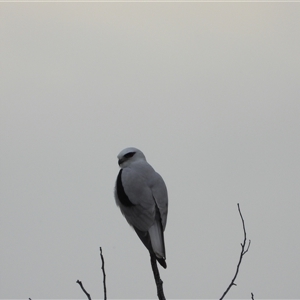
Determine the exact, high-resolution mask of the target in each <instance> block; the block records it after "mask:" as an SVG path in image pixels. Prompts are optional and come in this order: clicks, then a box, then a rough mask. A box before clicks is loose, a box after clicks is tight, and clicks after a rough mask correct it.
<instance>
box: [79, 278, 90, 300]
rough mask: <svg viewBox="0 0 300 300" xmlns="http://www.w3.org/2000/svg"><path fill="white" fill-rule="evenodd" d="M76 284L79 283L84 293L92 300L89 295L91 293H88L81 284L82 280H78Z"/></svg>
mask: <svg viewBox="0 0 300 300" xmlns="http://www.w3.org/2000/svg"><path fill="white" fill-rule="evenodd" d="M76 283H78V284H79V285H80V287H81V289H82V290H83V292H84V293H85V294H86V296H87V298H88V299H89V300H92V298H91V296H90V294H89V293H88V292H87V291H86V289H85V288H84V287H83V285H82V282H81V281H80V280H77V281H76Z"/></svg>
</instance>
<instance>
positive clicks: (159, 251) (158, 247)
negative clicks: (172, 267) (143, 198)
mask: <svg viewBox="0 0 300 300" xmlns="http://www.w3.org/2000/svg"><path fill="white" fill-rule="evenodd" d="M148 232H149V236H150V241H151V245H152V249H153V252H154V254H155V256H156V259H157V261H158V262H159V263H160V265H161V266H162V267H163V268H165V269H166V268H167V264H166V250H165V241H164V232H163V229H162V224H161V220H160V217H159V214H156V218H155V222H154V224H153V225H152V226H151V227H150V228H149V230H148Z"/></svg>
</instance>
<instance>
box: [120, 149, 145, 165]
mask: <svg viewBox="0 0 300 300" xmlns="http://www.w3.org/2000/svg"><path fill="white" fill-rule="evenodd" d="M117 157H118V159H119V161H118V163H119V166H120V167H121V168H124V167H127V166H129V165H130V164H132V163H133V162H137V161H140V160H143V161H146V157H145V155H144V153H143V152H142V151H141V150H139V149H137V148H134V147H129V148H126V149H124V150H122V151H121V152H120V153H119V154H118V156H117Z"/></svg>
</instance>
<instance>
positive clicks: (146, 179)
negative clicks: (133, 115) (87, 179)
mask: <svg viewBox="0 0 300 300" xmlns="http://www.w3.org/2000/svg"><path fill="white" fill-rule="evenodd" d="M117 158H118V164H119V166H120V171H119V173H118V176H117V179H116V183H115V190H114V196H115V200H116V204H117V206H119V208H120V210H121V212H122V214H123V215H124V217H125V219H126V220H127V222H128V223H129V225H131V226H132V227H133V229H134V230H135V232H136V233H137V235H138V237H139V238H140V240H141V241H142V242H143V244H144V245H145V247H146V248H147V249H148V251H149V253H150V256H151V257H155V259H156V260H157V261H158V263H159V264H160V265H161V266H162V267H163V268H165V269H166V268H167V263H166V250H165V242H164V230H165V228H166V224H167V215H168V191H167V187H166V184H165V182H164V180H163V178H162V177H161V176H160V175H159V174H158V173H157V172H156V171H155V170H154V169H153V167H152V166H151V165H150V164H149V163H148V162H147V160H146V157H145V155H144V153H143V152H142V151H141V150H139V149H137V148H134V147H129V148H125V149H124V150H122V151H121V152H120V153H119V154H118V156H117ZM154 261H155V260H154Z"/></svg>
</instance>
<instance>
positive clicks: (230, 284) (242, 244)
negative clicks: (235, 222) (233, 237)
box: [220, 203, 251, 300]
mask: <svg viewBox="0 0 300 300" xmlns="http://www.w3.org/2000/svg"><path fill="white" fill-rule="evenodd" d="M237 206H238V210H239V214H240V217H241V219H242V224H243V231H244V241H243V243H241V247H242V249H241V253H240V257H239V261H238V264H237V266H236V271H235V274H234V276H233V278H232V280H231V282H230V283H229V285H228V287H227V289H226V290H225V292H224V293H223V295H222V296H221V298H220V300H222V299H224V297H225V296H226V294H227V293H228V292H229V290H230V289H231V287H232V286H234V285H236V284H235V280H236V277H237V275H238V273H239V270H240V266H241V263H242V260H243V257H244V255H245V254H246V253H247V252H248V250H249V247H250V244H251V240H249V242H248V245H247V234H246V228H245V222H244V218H243V215H242V213H241V209H240V204H239V203H238V204H237Z"/></svg>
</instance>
